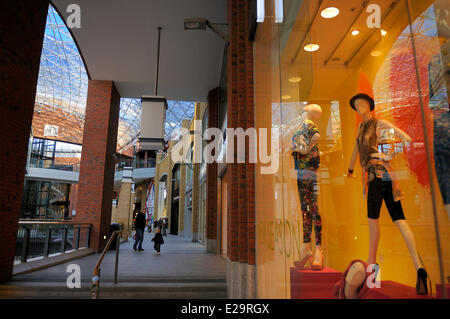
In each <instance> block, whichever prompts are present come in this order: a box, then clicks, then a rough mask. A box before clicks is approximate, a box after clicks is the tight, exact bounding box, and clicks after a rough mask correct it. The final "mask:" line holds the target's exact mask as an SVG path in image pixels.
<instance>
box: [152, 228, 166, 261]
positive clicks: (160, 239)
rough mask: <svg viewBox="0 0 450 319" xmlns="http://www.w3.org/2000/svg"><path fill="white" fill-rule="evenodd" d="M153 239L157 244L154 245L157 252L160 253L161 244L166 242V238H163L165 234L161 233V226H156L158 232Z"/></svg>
mask: <svg viewBox="0 0 450 319" xmlns="http://www.w3.org/2000/svg"><path fill="white" fill-rule="evenodd" d="M152 241H153V242H155V245H154V246H153V247H154V249H155V251H156V253H157V254H158V255H159V254H160V248H161V244H164V239H163V236H162V235H161V228H159V227H158V228H156V234H155V237H153V239H152Z"/></svg>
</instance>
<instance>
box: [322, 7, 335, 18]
mask: <svg viewBox="0 0 450 319" xmlns="http://www.w3.org/2000/svg"><path fill="white" fill-rule="evenodd" d="M338 14H339V9H338V8H335V7H328V8H326V9H323V10H322V12H321V13H320V15H321V16H322V17H323V18H326V19H331V18H334V17H336V16H337V15H338Z"/></svg>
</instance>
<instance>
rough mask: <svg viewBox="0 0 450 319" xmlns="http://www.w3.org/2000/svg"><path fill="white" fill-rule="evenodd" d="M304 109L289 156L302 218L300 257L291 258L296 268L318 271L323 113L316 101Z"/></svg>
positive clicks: (321, 262)
mask: <svg viewBox="0 0 450 319" xmlns="http://www.w3.org/2000/svg"><path fill="white" fill-rule="evenodd" d="M304 110H305V111H306V119H305V120H304V121H303V123H302V124H301V126H300V127H299V129H298V130H297V131H296V132H295V133H294V135H293V137H292V150H293V152H292V155H293V156H294V163H295V169H296V170H297V188H298V195H299V199H300V206H301V212H302V217H303V245H302V250H301V252H300V260H298V261H294V265H295V267H297V268H298V269H306V268H309V267H307V266H306V264H307V263H310V264H311V269H313V270H321V269H322V268H323V251H322V239H321V237H322V220H321V218H320V215H319V209H318V205H317V192H316V190H315V187H316V185H317V171H318V169H319V164H320V156H319V148H318V146H317V142H318V140H319V138H320V135H319V128H318V127H317V124H316V123H315V122H317V121H318V120H319V118H320V116H321V115H322V109H321V108H320V106H319V105H317V104H309V105H307V106H306V107H305V108H304ZM313 225H314V233H315V237H316V251H315V254H314V258H313V255H312V247H311V233H312V228H313Z"/></svg>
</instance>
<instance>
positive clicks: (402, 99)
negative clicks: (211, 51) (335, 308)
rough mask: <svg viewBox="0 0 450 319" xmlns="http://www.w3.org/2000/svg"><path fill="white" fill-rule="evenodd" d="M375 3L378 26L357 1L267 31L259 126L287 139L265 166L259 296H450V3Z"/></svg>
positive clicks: (261, 26)
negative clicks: (269, 169)
mask: <svg viewBox="0 0 450 319" xmlns="http://www.w3.org/2000/svg"><path fill="white" fill-rule="evenodd" d="M370 4H376V5H378V6H379V9H380V10H379V13H380V15H379V21H380V25H379V26H375V27H374V26H373V23H371V22H374V21H375V22H376V18H377V17H376V16H375V14H376V10H375V11H371V10H367V6H368V2H367V1H356V0H355V1H353V0H343V1H339V2H333V5H331V2H330V3H329V2H328V1H316V0H310V1H297V0H290V1H284V7H285V15H284V20H283V22H282V23H277V22H276V21H275V18H271V16H274V14H271V13H273V12H272V11H273V10H274V8H272V7H271V4H270V3H269V2H268V3H266V18H265V20H264V22H262V23H258V26H257V30H256V35H255V41H254V79H255V96H254V99H255V109H256V110H257V111H256V112H255V124H256V127H257V128H277V129H279V130H280V137H279V144H280V150H279V151H280V167H279V170H278V172H277V173H275V174H272V175H263V174H259V173H258V172H259V169H258V165H262V164H257V169H256V172H257V176H256V211H257V276H258V282H261V284H259V285H258V296H259V297H261V298H265V297H267V298H430V297H439V296H441V297H442V294H443V293H445V291H443V289H442V286H440V285H441V284H442V283H443V284H445V280H446V279H445V278H446V277H447V276H448V275H449V272H450V247H449V243H450V241H449V239H450V238H449V234H450V220H449V219H450V213H448V207H449V205H448V197H449V195H448V189H449V186H448V168H447V165H448V163H449V162H450V160H449V153H450V152H449V139H448V131H449V130H448V114H449V113H448V112H449V106H448V101H449V100H448V90H449V88H450V85H449V84H450V79H449V77H450V76H449V72H448V70H449V65H450V64H449V63H450V55H449V52H448V51H449V50H450V47H449V41H448V35H449V34H450V28H449V27H448V26H449V25H450V21H449V20H450V18H449V17H450V14H448V15H447V14H445V12H450V4H449V3H448V1H442V0H439V1H414V0H410V1H404V0H399V1H395V0H392V1H388V0H379V1H370ZM330 6H334V7H337V8H338V9H339V13H338V14H337V15H336V16H333V17H331V18H326V17H324V16H322V15H321V12H322V11H323V10H324V9H326V8H327V7H330ZM325 16H326V15H325ZM375 24H376V23H375ZM269 143H270V141H269ZM427 146H428V148H427Z"/></svg>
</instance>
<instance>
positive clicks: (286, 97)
mask: <svg viewBox="0 0 450 319" xmlns="http://www.w3.org/2000/svg"><path fill="white" fill-rule="evenodd" d="M290 98H291V96H290V95H283V96H282V97H281V99H283V100H289V99H290Z"/></svg>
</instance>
